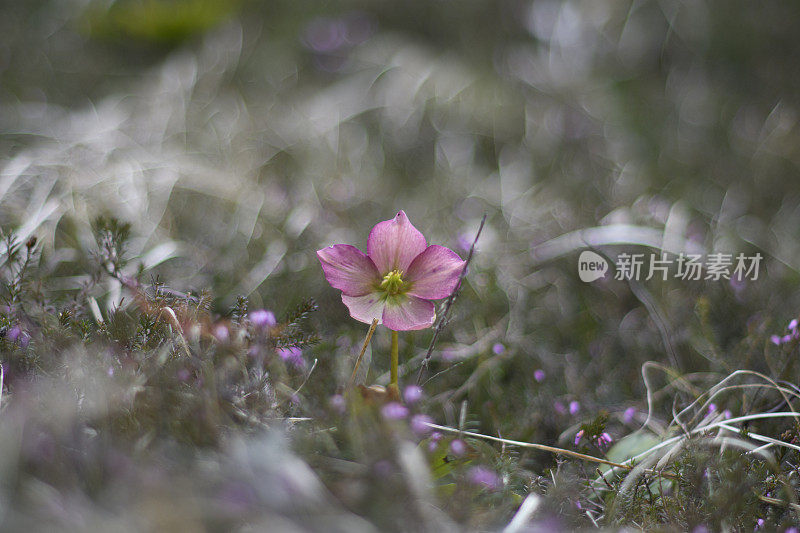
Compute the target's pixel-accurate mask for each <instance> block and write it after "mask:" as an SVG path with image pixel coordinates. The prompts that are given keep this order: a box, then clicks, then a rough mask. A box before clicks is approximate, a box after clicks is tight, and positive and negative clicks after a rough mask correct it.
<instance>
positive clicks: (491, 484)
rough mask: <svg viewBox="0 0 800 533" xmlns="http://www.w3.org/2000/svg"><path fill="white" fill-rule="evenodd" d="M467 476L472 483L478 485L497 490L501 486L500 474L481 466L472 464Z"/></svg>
mask: <svg viewBox="0 0 800 533" xmlns="http://www.w3.org/2000/svg"><path fill="white" fill-rule="evenodd" d="M467 477H468V479H469V481H470V483H472V484H473V485H480V486H482V487H484V488H487V489H489V490H498V489H499V488H500V487H501V486H502V481H501V480H500V476H498V475H497V474H495V473H494V472H493V471H491V470H489V469H488V468H486V467H483V466H473V467H472V468H470V469H469V473H468V474H467Z"/></svg>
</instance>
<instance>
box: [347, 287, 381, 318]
mask: <svg viewBox="0 0 800 533" xmlns="http://www.w3.org/2000/svg"><path fill="white" fill-rule="evenodd" d="M342 302H344V305H346V306H347V309H349V310H350V316H351V317H353V318H355V319H356V320H358V321H359V322H363V323H365V324H372V319H373V318H377V319H378V324H380V323H381V319H382V317H383V308H384V307H385V306H386V301H385V300H383V299H382V298H381V295H380V294H378V293H374V292H372V293H369V294H365V295H364V296H347V295H346V294H342Z"/></svg>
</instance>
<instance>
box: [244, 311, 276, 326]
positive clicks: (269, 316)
mask: <svg viewBox="0 0 800 533" xmlns="http://www.w3.org/2000/svg"><path fill="white" fill-rule="evenodd" d="M250 323H251V324H253V325H254V326H255V327H257V328H273V327H275V325H277V323H278V321H277V320H275V313H273V312H272V311H267V310H266V309H257V310H255V311H253V312H252V313H250Z"/></svg>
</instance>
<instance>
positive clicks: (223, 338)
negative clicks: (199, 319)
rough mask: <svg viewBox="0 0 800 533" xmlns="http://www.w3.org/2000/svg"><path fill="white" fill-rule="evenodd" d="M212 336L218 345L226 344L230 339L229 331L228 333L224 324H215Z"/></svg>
mask: <svg viewBox="0 0 800 533" xmlns="http://www.w3.org/2000/svg"><path fill="white" fill-rule="evenodd" d="M212 335H214V338H215V339H217V342H220V343H225V342H228V339H230V337H231V334H230V331H228V326H226V325H225V324H217V325H216V326H215V327H214V333H213V334H212Z"/></svg>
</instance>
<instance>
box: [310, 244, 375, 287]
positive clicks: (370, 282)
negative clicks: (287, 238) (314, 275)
mask: <svg viewBox="0 0 800 533" xmlns="http://www.w3.org/2000/svg"><path fill="white" fill-rule="evenodd" d="M317 257H319V260H320V262H321V263H322V270H323V272H325V279H327V280H328V283H330V284H331V286H332V287H333V288H334V289H339V290H341V291H342V294H346V295H348V296H363V295H365V294H368V293H369V292H371V291H373V290H374V289H375V284H376V283H378V282H379V281H380V276H379V275H378V269H376V268H375V264H374V263H373V262H372V260H371V259H370V258H369V257H367V256H366V255H364V252H362V251H361V250H359V249H358V248H356V247H355V246H350V245H349V244H336V245H334V246H328V247H327V248H323V249H322V250H317Z"/></svg>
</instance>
